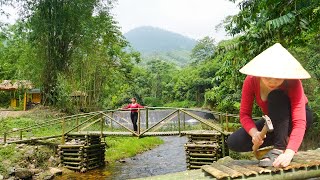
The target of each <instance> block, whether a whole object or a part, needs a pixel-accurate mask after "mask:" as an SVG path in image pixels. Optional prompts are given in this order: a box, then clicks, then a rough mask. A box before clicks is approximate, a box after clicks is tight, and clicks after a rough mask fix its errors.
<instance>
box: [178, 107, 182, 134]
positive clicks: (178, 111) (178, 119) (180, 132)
mask: <svg viewBox="0 0 320 180" xmlns="http://www.w3.org/2000/svg"><path fill="white" fill-rule="evenodd" d="M178 126H179V127H178V128H179V136H181V127H180V109H178Z"/></svg>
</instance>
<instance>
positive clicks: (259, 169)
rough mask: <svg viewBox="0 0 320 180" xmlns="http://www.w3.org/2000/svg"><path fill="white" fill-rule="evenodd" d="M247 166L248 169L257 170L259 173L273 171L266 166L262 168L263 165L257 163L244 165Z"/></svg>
mask: <svg viewBox="0 0 320 180" xmlns="http://www.w3.org/2000/svg"><path fill="white" fill-rule="evenodd" d="M244 167H245V168H247V169H250V170H252V171H255V172H257V173H259V174H265V173H269V174H270V173H271V170H270V169H266V168H262V167H259V166H257V165H245V166H244Z"/></svg>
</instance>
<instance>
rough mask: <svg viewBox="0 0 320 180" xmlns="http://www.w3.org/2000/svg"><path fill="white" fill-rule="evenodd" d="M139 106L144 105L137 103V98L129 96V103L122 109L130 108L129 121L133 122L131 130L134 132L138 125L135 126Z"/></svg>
mask: <svg viewBox="0 0 320 180" xmlns="http://www.w3.org/2000/svg"><path fill="white" fill-rule="evenodd" d="M139 108H144V106H141V105H140V104H138V103H137V98H135V97H133V98H131V104H129V105H127V106H126V107H124V108H122V109H130V110H131V114H130V117H131V121H132V124H133V130H134V131H135V132H137V131H138V126H137V121H138V110H139Z"/></svg>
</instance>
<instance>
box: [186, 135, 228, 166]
mask: <svg viewBox="0 0 320 180" xmlns="http://www.w3.org/2000/svg"><path fill="white" fill-rule="evenodd" d="M187 136H188V142H187V143H186V144H185V151H186V161H187V168H188V169H199V168H201V166H204V165H209V164H212V163H213V162H215V161H217V160H218V159H220V158H223V157H224V155H223V137H222V135H221V133H219V132H217V131H208V130H201V131H193V132H189V133H187ZM224 148H225V149H224V150H225V155H228V149H227V147H224Z"/></svg>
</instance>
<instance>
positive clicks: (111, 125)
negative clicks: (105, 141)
mask: <svg viewBox="0 0 320 180" xmlns="http://www.w3.org/2000/svg"><path fill="white" fill-rule="evenodd" d="M111 117H112V118H113V112H111ZM112 118H111V119H110V129H111V131H113V124H112Z"/></svg>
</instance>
